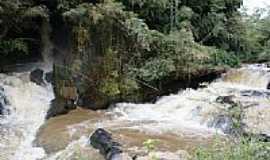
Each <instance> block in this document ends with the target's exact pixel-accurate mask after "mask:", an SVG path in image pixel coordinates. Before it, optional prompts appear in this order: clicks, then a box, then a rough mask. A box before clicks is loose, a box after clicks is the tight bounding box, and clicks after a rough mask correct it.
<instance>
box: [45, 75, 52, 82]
mask: <svg viewBox="0 0 270 160" xmlns="http://www.w3.org/2000/svg"><path fill="white" fill-rule="evenodd" d="M45 80H46V82H47V83H52V81H53V73H52V72H47V73H46V74H45Z"/></svg>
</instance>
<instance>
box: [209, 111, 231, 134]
mask: <svg viewBox="0 0 270 160" xmlns="http://www.w3.org/2000/svg"><path fill="white" fill-rule="evenodd" d="M208 126H209V127H213V128H216V129H220V130H221V131H222V132H224V133H225V134H231V133H232V132H233V129H234V127H233V120H232V117H230V116H227V115H218V116H216V117H214V120H213V121H212V122H210V123H209V124H208Z"/></svg>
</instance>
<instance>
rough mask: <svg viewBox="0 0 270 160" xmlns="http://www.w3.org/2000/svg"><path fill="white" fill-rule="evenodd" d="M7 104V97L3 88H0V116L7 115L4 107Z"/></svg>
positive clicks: (7, 111)
mask: <svg viewBox="0 0 270 160" xmlns="http://www.w3.org/2000/svg"><path fill="white" fill-rule="evenodd" d="M8 104H9V102H8V100H7V97H6V96H5V94H4V88H2V87H0V115H4V114H9V112H10V111H9V110H8V109H7V108H6V106H7V105H8Z"/></svg>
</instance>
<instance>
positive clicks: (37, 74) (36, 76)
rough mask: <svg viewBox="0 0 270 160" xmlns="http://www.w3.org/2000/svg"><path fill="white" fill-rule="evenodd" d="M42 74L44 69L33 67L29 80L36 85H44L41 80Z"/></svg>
mask: <svg viewBox="0 0 270 160" xmlns="http://www.w3.org/2000/svg"><path fill="white" fill-rule="evenodd" d="M43 74H44V71H43V70H41V69H35V70H33V71H32V72H31V73H30V80H31V81H32V82H34V83H36V84H37V85H44V84H45V83H44V80H43Z"/></svg>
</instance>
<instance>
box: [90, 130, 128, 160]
mask: <svg viewBox="0 0 270 160" xmlns="http://www.w3.org/2000/svg"><path fill="white" fill-rule="evenodd" d="M90 143H91V145H92V146H93V147H94V148H96V149H98V150H99V151H100V153H101V154H102V155H103V156H104V158H105V159H106V160H128V159H123V154H122V153H123V151H122V149H121V145H120V144H119V143H117V142H115V141H114V140H113V139H112V135H111V134H110V133H109V132H107V131H105V130H104V129H97V130H96V131H95V132H94V133H93V134H92V135H91V137H90ZM126 158H127V157H126Z"/></svg>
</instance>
